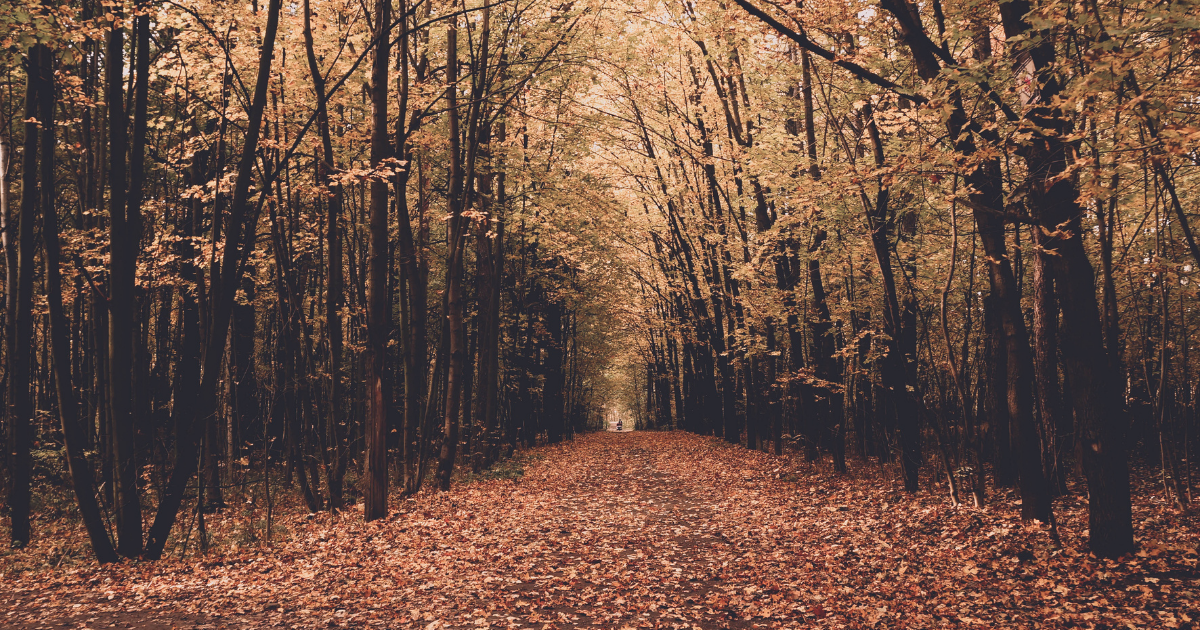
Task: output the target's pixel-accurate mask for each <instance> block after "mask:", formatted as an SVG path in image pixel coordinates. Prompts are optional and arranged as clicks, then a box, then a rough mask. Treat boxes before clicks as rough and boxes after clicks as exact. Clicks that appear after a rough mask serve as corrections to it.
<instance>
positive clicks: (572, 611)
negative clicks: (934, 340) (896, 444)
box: [0, 432, 1200, 629]
mask: <svg viewBox="0 0 1200 630" xmlns="http://www.w3.org/2000/svg"><path fill="white" fill-rule="evenodd" d="M537 451H538V454H539V455H541V457H540V458H535V460H534V461H532V462H531V463H530V464H529V465H528V466H527V468H526V470H525V475H524V477H522V478H519V479H515V480H514V479H497V480H489V481H479V482H476V483H471V484H467V485H464V486H459V487H456V488H455V489H454V490H452V491H450V492H448V493H428V494H425V493H423V494H421V495H419V496H418V497H417V498H416V499H414V500H410V501H407V502H403V503H401V504H400V505H399V506H398V510H397V512H396V513H395V514H394V515H393V516H392V517H391V518H389V519H387V520H385V521H377V522H373V523H366V524H364V523H362V522H361V517H359V516H358V515H357V514H354V513H353V512H351V513H345V514H342V515H340V516H330V515H328V514H321V515H315V516H311V517H304V516H299V515H297V516H294V517H284V518H285V519H286V520H285V522H284V524H285V525H286V526H287V527H288V528H289V530H290V531H291V534H292V535H291V537H290V540H288V541H287V542H284V543H281V544H277V545H275V546H274V547H270V548H256V549H252V550H243V551H241V552H236V553H229V554H225V555H209V556H207V557H205V558H203V559H196V558H186V559H184V560H169V561H163V562H159V563H143V564H125V565H119V566H109V567H99V566H96V565H94V564H93V565H88V566H84V567H79V568H70V569H61V570H55V571H53V572H47V571H34V572H26V573H23V574H19V575H13V574H12V573H8V574H7V575H4V576H3V577H0V584H3V585H4V590H8V591H9V595H7V596H5V597H4V598H2V599H0V604H2V605H3V606H4V607H5V608H7V610H4V611H3V612H2V613H0V625H11V626H13V627H30V628H33V627H40V626H42V625H43V624H45V625H48V626H49V625H51V624H54V625H57V624H56V623H55V622H58V623H64V624H66V623H69V624H70V625H71V626H72V627H79V625H78V624H79V623H80V622H84V623H86V622H87V620H89V619H90V620H92V623H93V624H94V625H92V626H88V627H105V626H108V625H110V623H112V624H116V625H117V626H118V627H151V626H153V627H159V626H158V625H154V623H155V622H154V620H163V621H167V620H170V623H169V625H165V626H162V627H173V626H182V625H185V624H183V623H181V622H183V621H186V620H193V623H194V624H196V625H195V627H265V626H281V627H300V628H305V627H312V628H316V627H331V626H333V627H337V626H345V627H356V628H357V627H389V628H400V627H404V628H407V627H419V628H430V629H434V628H486V627H494V628H510V627H511V628H527V627H536V628H560V629H566V628H576V627H594V628H626V627H628V628H774V627H778V628H799V627H805V628H808V627H819V628H869V627H888V628H934V627H936V628H948V627H969V626H978V627H990V628H1005V627H1007V628H1034V627H1039V628H1056V627H1061V628H1102V627H1128V626H1132V627H1165V628H1175V627H1179V628H1186V627H1197V619H1196V618H1197V617H1198V616H1200V615H1198V614H1197V613H1196V612H1195V611H1196V610H1198V609H1200V604H1198V603H1197V601H1196V599H1197V592H1198V591H1200V571H1198V570H1197V554H1198V551H1197V536H1196V534H1197V527H1196V520H1195V517H1194V516H1187V515H1185V516H1180V515H1177V514H1173V513H1170V512H1168V510H1167V508H1166V507H1165V506H1162V505H1159V504H1156V503H1154V502H1153V501H1152V500H1147V499H1137V500H1135V505H1134V510H1135V523H1136V524H1137V527H1138V531H1137V535H1138V539H1139V541H1140V542H1141V550H1140V551H1139V553H1138V554H1137V555H1135V556H1130V557H1127V558H1123V559H1121V560H1120V561H1106V560H1097V559H1096V558H1094V557H1091V556H1090V555H1088V554H1087V553H1086V551H1084V550H1083V549H1084V548H1083V545H1084V540H1085V539H1084V536H1083V534H1084V533H1085V532H1084V531H1083V530H1084V529H1085V528H1086V526H1087V521H1086V505H1085V504H1084V502H1083V501H1082V500H1080V499H1060V500H1059V502H1058V503H1057V504H1056V508H1057V510H1058V519H1059V528H1060V531H1061V535H1062V542H1063V545H1062V547H1059V546H1057V545H1055V543H1054V542H1053V541H1052V540H1051V538H1050V536H1049V535H1048V533H1047V532H1046V531H1045V530H1044V529H1042V528H1040V527H1025V526H1022V525H1021V523H1020V522H1019V519H1018V514H1017V512H1018V510H1017V509H1016V508H1015V507H1014V506H1013V505H1012V502H1011V499H1007V498H1006V497H1005V496H1004V495H996V496H993V497H989V498H990V499H992V500H993V501H994V504H992V505H990V506H988V507H986V508H984V509H982V510H976V509H968V508H952V507H950V506H949V505H948V504H946V502H945V499H944V497H943V496H941V495H935V494H931V493H921V494H919V495H917V496H916V497H911V496H907V495H904V494H903V493H902V492H900V491H899V489H898V488H897V487H896V485H895V484H894V483H893V482H892V481H891V479H890V477H885V476H884V474H883V473H881V472H880V471H879V469H878V468H877V467H871V466H866V465H864V466H862V467H860V468H859V469H858V470H857V471H854V472H853V474H852V475H850V476H848V477H847V476H833V475H831V474H826V473H824V472H822V471H821V470H820V469H818V468H814V467H813V466H812V465H810V464H806V463H804V462H803V461H802V459H799V458H795V459H793V458H790V457H783V458H779V457H775V456H771V455H767V454H763V453H759V452H756V451H749V450H746V449H744V448H740V447H733V446H730V445H726V444H724V443H722V442H720V441H719V440H715V439H711V438H704V437H699V436H695V435H692V434H687V433H642V432H637V433H623V434H615V433H600V434H593V435H586V436H582V437H579V438H577V439H575V440H574V441H572V442H569V443H565V444H560V445H556V446H550V447H544V448H540V449H537ZM1147 490H1148V491H1146V492H1136V493H1135V496H1139V497H1147V496H1152V494H1153V492H1152V491H1149V490H1150V489H1149V488H1148V489H1147Z"/></svg>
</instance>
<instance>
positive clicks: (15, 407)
mask: <svg viewBox="0 0 1200 630" xmlns="http://www.w3.org/2000/svg"><path fill="white" fill-rule="evenodd" d="M42 50H43V47H42V46H35V47H33V48H31V49H30V51H29V54H28V55H27V56H26V60H25V63H26V66H25V71H26V83H25V121H26V122H25V143H24V144H25V146H24V155H22V160H21V210H20V212H21V214H20V217H19V219H18V221H19V225H18V230H17V239H16V259H17V260H16V263H17V264H16V267H15V269H14V267H13V266H12V262H13V261H12V258H11V256H10V259H9V281H10V282H9V286H8V291H7V296H8V314H9V317H8V321H9V322H11V324H10V326H11V329H10V331H9V332H10V335H9V337H8V353H7V354H8V366H7V367H8V370H7V372H8V373H7V374H6V376H7V377H8V409H9V412H8V413H9V415H8V452H7V455H8V458H7V459H8V462H7V463H8V471H9V480H8V483H9V487H8V505H9V510H10V511H11V532H10V533H11V538H12V546H13V547H15V548H21V547H24V546H26V545H28V544H29V541H30V537H31V535H32V528H31V523H30V521H31V519H30V499H31V494H30V479H31V476H32V472H33V459H32V455H31V453H30V450H29V449H30V447H31V445H32V442H33V435H32V433H33V424H32V422H33V401H32V400H31V399H30V386H31V376H32V375H31V365H30V352H31V350H32V342H33V274H34V269H33V261H34V253H35V252H34V249H35V247H36V242H35V241H34V232H33V228H34V222H35V221H36V218H37V212H38V188H37V185H38V123H37V115H38V93H39V91H40V90H41V89H42V88H39V84H40V83H41V82H42V80H43V78H44V76H45V75H44V74H43V70H42V68H41V65H42V61H43V59H44V58H45V57H48V55H44V54H43V53H42ZM44 150H46V151H51V152H52V151H53V150H54V147H52V146H51V147H44ZM10 229H11V226H10ZM12 243H13V241H12V240H11V239H10V240H9V242H8V243H7V245H10V246H11V245H12ZM14 272H15V273H14ZM14 275H15V277H16V286H13V284H12V279H13V276H14ZM14 289H15V290H14Z"/></svg>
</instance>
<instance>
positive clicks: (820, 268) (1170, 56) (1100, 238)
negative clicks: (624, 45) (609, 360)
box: [608, 0, 1200, 556]
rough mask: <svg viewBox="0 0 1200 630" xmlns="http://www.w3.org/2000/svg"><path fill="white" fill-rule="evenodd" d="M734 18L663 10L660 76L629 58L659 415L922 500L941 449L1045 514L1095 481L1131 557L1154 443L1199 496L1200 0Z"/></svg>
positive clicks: (621, 111)
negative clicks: (881, 472) (822, 459)
mask: <svg viewBox="0 0 1200 630" xmlns="http://www.w3.org/2000/svg"><path fill="white" fill-rule="evenodd" d="M735 2H736V4H734V5H726V4H720V3H716V4H708V3H705V2H691V1H687V2H683V3H663V4H661V5H658V6H657V10H658V11H659V12H660V18H661V21H662V23H664V24H666V25H667V33H666V34H664V35H662V39H660V40H659V41H658V42H653V43H648V42H647V43H643V44H642V45H641V48H639V54H641V55H645V56H649V57H652V58H653V59H654V60H655V61H653V62H651V63H652V64H654V65H655V67H656V68H657V73H656V74H655V75H653V76H650V77H647V76H645V75H641V76H638V75H635V74H633V73H630V72H628V71H627V70H625V69H614V70H613V76H612V84H611V86H610V87H611V90H610V91H609V93H608V99H609V102H610V103H611V108H612V109H613V111H614V115H615V116H616V117H617V118H618V119H619V120H620V121H621V123H622V124H621V125H620V129H619V131H614V134H613V135H614V137H615V140H616V141H617V142H620V143H623V146H624V154H625V155H637V156H639V159H638V160H637V161H636V162H630V163H627V164H628V165H627V166H626V169H625V176H626V178H627V179H628V181H629V182H630V183H629V187H630V188H632V189H634V192H633V193H632V195H631V196H632V197H634V198H636V203H639V204H642V205H643V207H644V216H643V217H642V221H643V222H644V228H645V231H646V237H645V238H644V239H643V240H642V241H640V243H639V247H640V248H641V251H642V252H643V253H644V256H645V258H646V260H648V261H650V264H649V265H648V266H647V267H645V268H643V269H642V272H643V275H642V277H641V282H642V284H643V286H644V290H645V292H646V295H647V307H646V311H645V312H644V316H643V326H644V330H645V336H644V337H645V342H644V343H643V344H642V345H641V352H642V365H643V368H642V369H643V370H644V374H643V376H642V377H641V379H640V382H641V383H644V385H643V386H642V392H643V393H642V396H644V398H643V400H642V401H641V402H640V403H639V408H640V410H641V413H642V414H643V421H644V422H645V423H646V424H648V425H650V426H678V427H683V428H687V429H689V430H695V431H700V432H704V433H710V434H715V435H723V436H724V437H725V439H726V440H728V441H730V442H734V443H739V442H741V443H745V444H746V445H747V446H748V447H750V448H764V449H765V448H768V447H769V446H770V445H771V444H773V445H774V449H775V451H776V452H777V453H778V452H782V449H783V447H784V443H785V441H786V440H787V439H788V438H790V437H795V438H796V439H798V440H799V441H800V442H801V443H802V444H803V448H804V449H805V451H806V452H807V454H808V456H809V457H810V458H812V459H815V458H817V457H818V456H819V455H820V454H821V452H826V453H832V460H833V466H834V467H835V469H837V470H841V471H844V470H845V467H846V456H847V451H849V452H851V453H857V454H858V455H860V456H877V457H879V458H880V460H882V461H885V462H886V461H891V460H892V458H893V457H894V458H895V459H898V460H899V467H900V470H901V471H902V473H901V474H902V478H903V483H904V486H905V488H906V489H907V490H908V491H910V492H911V491H916V490H917V489H918V487H919V483H920V476H919V474H918V473H919V469H920V468H921V467H922V466H924V465H926V462H927V459H930V457H929V456H928V455H927V453H929V454H931V455H932V460H933V461H934V462H935V466H936V470H937V475H936V477H937V478H938V479H943V480H944V482H945V483H946V485H947V487H948V489H949V493H950V496H951V498H952V500H954V501H955V502H958V501H960V500H964V499H966V497H968V496H969V497H970V500H972V501H974V503H975V504H976V505H978V504H981V503H982V502H983V501H984V500H985V489H986V487H987V483H986V482H987V481H988V480H989V479H990V481H991V482H992V483H993V485H994V486H995V487H1008V486H1016V487H1018V488H1019V494H1020V498H1021V514H1022V517H1023V518H1024V519H1026V520H1040V521H1042V522H1052V518H1053V514H1052V500H1053V498H1054V497H1055V496H1059V495H1061V494H1063V493H1066V492H1069V491H1070V490H1069V486H1068V485H1067V481H1068V478H1069V477H1070V476H1071V472H1072V471H1073V470H1076V471H1079V472H1081V473H1082V475H1083V476H1084V477H1085V478H1086V488H1087V496H1088V502H1089V508H1090V510H1089V513H1090V522H1089V531H1090V545H1091V548H1092V549H1093V550H1094V551H1095V552H1096V553H1098V554H1101V555H1105V556H1118V555H1120V554H1122V553H1125V552H1128V551H1130V550H1132V549H1133V547H1134V540H1133V527H1132V522H1131V507H1130V502H1131V497H1130V465H1129V457H1130V446H1131V445H1135V444H1137V445H1141V447H1142V448H1141V450H1140V451H1139V452H1143V453H1145V455H1146V457H1147V459H1148V460H1149V461H1150V462H1153V466H1154V467H1155V468H1157V470H1158V471H1159V472H1158V474H1160V475H1161V480H1160V481H1161V484H1160V485H1161V492H1162V495H1163V497H1165V498H1166V499H1167V500H1169V501H1171V502H1173V503H1174V504H1175V505H1177V506H1179V507H1184V506H1186V505H1187V504H1188V503H1189V502H1190V500H1191V494H1192V482H1191V468H1192V464H1191V462H1192V459H1193V456H1194V455H1195V453H1196V448H1197V445H1196V440H1195V438H1194V433H1195V429H1196V421H1197V408H1198V404H1197V403H1198V398H1197V397H1198V396H1200V391H1198V389H1197V386H1196V382H1195V378H1194V376H1193V375H1194V374H1195V371H1194V368H1195V367H1196V365H1195V358H1194V357H1193V356H1192V355H1193V353H1192V352H1191V350H1192V349H1193V348H1192V345H1193V344H1194V339H1195V338H1196V337H1195V335H1196V333H1195V331H1196V327H1197V325H1200V319H1198V317H1197V313H1196V312H1195V308H1194V305H1195V304H1196V289H1195V285H1194V283H1193V281H1194V280H1195V277H1194V276H1195V273H1194V270H1195V268H1196V265H1198V264H1200V249H1198V248H1197V243H1196V236H1195V230H1196V227H1195V225H1196V217H1195V216H1194V211H1193V210H1194V208H1195V205H1196V197H1195V190H1196V182H1197V179H1196V176H1197V166H1200V155H1198V154H1197V153H1196V144H1195V138H1197V137H1198V136H1197V130H1198V129H1200V127H1198V126H1197V120H1198V115H1200V110H1198V109H1197V105H1198V103H1197V102H1196V97H1195V95H1196V94H1197V87H1198V85H1200V83H1198V81H1200V66H1198V63H1200V56H1198V55H1197V52H1196V51H1197V48H1196V43H1197V41H1198V40H1197V38H1198V37H1200V34H1198V33H1200V30H1197V27H1198V26H1200V24H1197V22H1196V15H1197V14H1196V11H1195V5H1194V3H1190V2H1177V3H1167V4H1161V3H1143V2H1136V1H1134V2H1130V1H1127V0H1114V1H1112V2H1092V1H1087V2H1073V1H1060V0H1044V1H1034V2H1028V1H1025V0H1016V1H1008V2H983V3H978V2H944V1H943V2H939V1H935V2H932V3H915V2H909V1H908V0H881V1H879V2H842V3H831V4H814V3H804V4H803V5H801V4H800V3H796V6H794V7H793V6H787V7H785V6H782V5H778V4H775V3H756V2H754V0H735ZM985 471H990V475H985Z"/></svg>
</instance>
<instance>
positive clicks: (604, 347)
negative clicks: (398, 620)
mask: <svg viewBox="0 0 1200 630" xmlns="http://www.w3.org/2000/svg"><path fill="white" fill-rule="evenodd" d="M586 15H587V12H586V11H584V10H583V9H582V8H580V9H572V8H571V7H570V6H555V5H551V4H547V3H542V2H538V1H533V2H519V1H516V0H513V1H511V2H500V3H465V2H447V3H434V2H431V1H430V0H378V1H377V2H375V3H373V4H372V5H371V6H369V7H367V6H365V5H362V4H360V3H354V2H341V1H339V0H305V1H304V2H303V3H300V4H289V5H286V6H285V4H284V3H283V2H281V1H280V0H268V2H266V3H265V4H260V3H258V2H257V1H256V2H254V3H252V4H251V5H248V6H247V5H242V4H239V3H225V2H219V1H218V2H208V1H203V2H194V3H157V2H151V1H148V0H138V1H137V2H136V3H133V4H129V3H124V4H123V3H117V4H116V5H113V4H112V3H100V2H96V1H95V0H78V1H75V2H63V3H32V2H29V3H27V2H17V3H14V4H10V5H6V6H5V7H4V8H3V9H2V10H0V22H2V23H3V25H4V29H3V30H4V32H5V36H4V37H5V46H6V48H5V51H4V53H3V58H2V60H0V64H2V65H3V67H4V68H5V76H6V77H7V79H6V81H7V84H6V88H5V90H4V92H3V94H0V113H2V114H3V122H2V123H0V147H2V150H3V152H2V153H0V156H2V157H3V160H0V161H2V162H3V164H2V165H0V171H3V175H4V177H3V178H2V180H0V181H3V183H4V187H3V196H2V197H0V205H2V206H3V207H2V208H0V210H2V211H3V212H2V213H0V216H2V217H3V219H4V222H5V223H4V226H3V230H2V234H3V238H4V243H3V245H4V252H5V262H6V273H7V275H6V282H5V286H4V295H5V299H6V303H5V305H6V308H5V312H4V323H5V326H4V341H5V345H4V352H3V358H4V362H3V367H4V370H3V377H4V384H5V388H4V391H5V405H6V406H5V409H6V413H5V414H4V419H3V422H4V428H5V435H6V438H7V440H6V443H7V446H8V447H7V449H6V453H7V455H8V456H7V457H6V458H5V460H6V461H5V462H4V469H3V472H4V479H5V482H6V483H5V486H6V489H7V492H6V502H5V504H4V507H5V508H7V512H8V515H9V517H10V522H11V539H12V543H13V544H14V545H15V546H23V545H25V544H27V543H28V542H29V541H30V540H31V538H32V537H33V536H34V535H35V534H36V532H34V531H33V528H32V522H33V519H32V516H33V514H34V510H35V508H36V506H37V505H38V504H39V496H41V497H44V496H46V495H48V494H50V493H53V492H54V491H55V488H54V487H53V485H52V484H51V483H50V480H51V479H53V477H54V475H53V472H54V471H53V467H54V466H55V465H56V462H59V461H62V460H61V459H59V454H60V453H64V452H65V461H66V463H67V465H68V467H69V475H70V479H71V482H72V485H73V491H74V494H75V496H76V498H77V504H78V506H79V514H80V517H81V518H82V520H83V522H84V524H85V525H86V528H87V531H88V534H89V536H90V540H91V543H92V547H93V549H94V550H95V553H96V556H97V558H99V559H100V560H101V561H111V560H116V559H117V558H118V557H120V556H124V557H146V558H157V557H159V556H160V555H162V554H163V553H164V549H165V548H166V546H167V543H168V540H169V539H171V537H172V531H173V530H174V529H175V528H174V524H175V521H176V519H177V517H178V515H179V513H180V510H181V509H182V508H183V506H185V505H188V506H195V508H196V509H197V510H199V511H201V512H203V511H210V510H214V509H220V508H221V507H223V506H224V504H225V500H224V499H225V494H226V493H227V492H230V491H231V488H233V487H240V486H241V485H242V484H244V483H245V482H246V479H247V478H248V474H249V472H250V471H251V470H253V471H258V472H260V473H265V474H269V472H270V470H271V468H272V466H278V464H273V463H272V462H282V466H283V471H284V472H285V474H286V476H287V479H288V480H290V481H291V482H292V483H293V484H295V486H296V487H297V488H298V491H299V492H300V494H301V495H302V496H303V499H304V501H305V502H306V504H307V506H308V508H309V509H310V510H314V511H315V510H319V509H323V508H328V509H333V510H336V509H340V508H342V507H343V505H344V504H345V502H346V501H347V496H346V494H347V479H346V478H347V475H351V476H352V477H353V478H355V479H356V480H357V483H352V484H351V486H350V488H351V489H350V494H351V495H352V496H360V497H361V500H362V502H363V506H364V512H365V517H366V518H367V519H376V518H381V517H383V516H385V515H386V514H387V512H388V504H387V501H388V495H389V492H388V489H389V486H390V485H392V484H394V485H395V486H398V487H399V489H400V491H401V492H402V493H403V494H411V493H414V492H416V491H417V490H418V489H419V488H420V487H421V486H422V484H423V482H424V480H425V478H426V477H428V476H432V477H433V479H434V480H436V483H437V485H438V486H439V487H441V488H443V489H445V488H448V487H449V485H450V483H451V478H452V474H453V472H454V469H455V464H456V463H461V464H466V465H467V466H469V467H470V468H472V469H474V470H475V471H479V470H481V469H483V468H486V467H488V466H489V465H491V463H492V462H494V461H495V460H496V459H497V458H498V457H500V456H502V453H503V451H504V450H506V449H511V448H513V447H514V446H516V445H518V444H521V443H530V442H533V441H536V440H548V441H552V442H553V441H557V440H561V439H563V438H564V437H565V436H569V435H570V434H572V433H573V432H576V431H578V430H580V429H582V428H584V427H585V426H586V425H587V424H588V422H589V420H591V421H593V422H594V421H595V415H596V414H597V413H598V411H597V409H598V406H599V403H600V402H602V401H603V399H604V398H605V397H606V396H607V395H608V394H607V391H608V388H609V387H610V385H609V378H608V377H607V376H606V374H605V372H604V368H605V366H606V365H607V361H608V357H609V356H610V355H611V353H612V348H613V345H614V344H613V341H612V340H611V339H610V335H608V333H607V332H606V328H605V327H604V326H603V323H604V322H603V319H602V317H603V315H604V312H605V311H606V310H607V309H608V308H609V306H610V305H608V304H607V303H606V301H605V298H604V295H606V294H616V293H617V291H612V290H609V289H610V288H611V287H616V286H619V285H620V284H621V283H622V282H624V280H623V275H622V274H620V273H619V266H620V265H619V261H615V259H613V257H612V256H611V255H610V252H608V251H607V250H606V247H605V245H604V243H603V242H602V241H600V240H598V239H595V238H592V239H580V238H576V237H572V238H566V235H568V234H573V233H578V231H579V230H578V229H577V228H578V226H579V225H580V224H581V223H582V222H584V221H588V222H602V220H603V219H602V218H599V217H591V218H588V217H585V216H582V215H580V214H578V213H577V212H576V210H575V208H578V207H581V206H582V205H584V204H587V205H590V206H591V207H594V208H608V207H612V205H613V200H612V197H611V195H606V194H604V193H603V191H602V190H601V192H599V193H597V192H594V191H595V190H598V189H597V188H596V187H592V186H589V184H588V182H587V181H586V179H585V178H584V177H582V176H581V175H579V174H572V173H571V172H570V164H571V162H572V160H573V159H574V158H575V156H576V155H578V153H579V151H580V140H579V138H578V137H577V136H578V134H577V133H576V132H574V131H572V124H573V123H572V122H571V120H572V118H571V115H570V113H569V112H568V111H567V108H566V106H565V105H564V103H566V102H569V101H570V100H571V99H572V94H574V93H576V92H578V91H579V90H581V89H583V85H584V84H583V83H581V82H580V78H581V77H580V75H578V74H577V73H571V72H568V71H566V70H565V68H569V64H570V63H571V61H572V59H571V56H570V54H569V51H570V50H571V49H572V48H573V47H574V44H575V40H576V38H577V37H578V33H579V32H580V31H581V23H582V21H583V20H585V19H587V18H586ZM17 88H23V91H24V98H21V90H18V89H17ZM10 186H11V187H12V188H15V191H14V192H13V194H12V195H11V197H12V198H13V199H14V200H16V199H19V202H17V203H10V201H9V200H10V195H9V189H10ZM60 449H61V450H60ZM198 471H199V473H200V474H199V475H197V472H198ZM353 481H354V479H352V482H353ZM39 482H41V483H39ZM150 506H155V507H154V511H153V512H149V511H148V508H149V507H150ZM144 515H145V518H144ZM151 515H152V516H151ZM110 523H112V527H111V529H110V527H109V524H110ZM147 526H148V527H147Z"/></svg>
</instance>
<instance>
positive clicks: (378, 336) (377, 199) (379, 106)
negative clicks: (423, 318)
mask: <svg viewBox="0 0 1200 630" xmlns="http://www.w3.org/2000/svg"><path fill="white" fill-rule="evenodd" d="M391 21H392V2H391V0H378V3H377V4H376V9H375V29H376V30H375V44H376V48H375V62H374V65H373V66H372V70H371V116H372V124H373V127H372V130H371V166H372V168H375V169H380V168H385V167H386V166H387V164H386V162H385V160H387V159H388V158H390V157H391V149H392V147H391V141H390V138H389V136H388V127H387V115H388V111H387V102H388V67H389V65H390V62H391V28H390V26H391ZM388 188H389V186H388V178H386V177H384V176H383V175H382V174H380V173H376V174H375V176H374V177H373V178H372V179H371V207H370V214H369V217H368V225H369V240H368V248H367V259H368V268H367V356H366V368H367V374H366V381H367V382H366V386H367V418H366V426H365V430H366V455H365V463H364V469H365V470H364V473H363V502H364V505H365V508H364V512H363V518H364V519H366V520H368V521H373V520H375V519H379V518H383V517H385V516H387V482H388V474H387V473H388V470H387V430H388V421H387V413H388V408H389V407H390V402H389V401H388V400H386V396H385V392H386V391H387V388H386V387H384V382H383V381H384V378H385V373H386V371H387V370H386V365H385V363H386V359H387V339H388V334H389V330H388V329H389V328H390V326H389V324H390V322H391V318H390V317H389V315H388V291H387V287H388V275H389V274H388V267H389V266H390V265H389V264H388V263H389V262H390V260H391V257H390V256H389V255H388V253H389V250H388V231H387V221H388Z"/></svg>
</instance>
